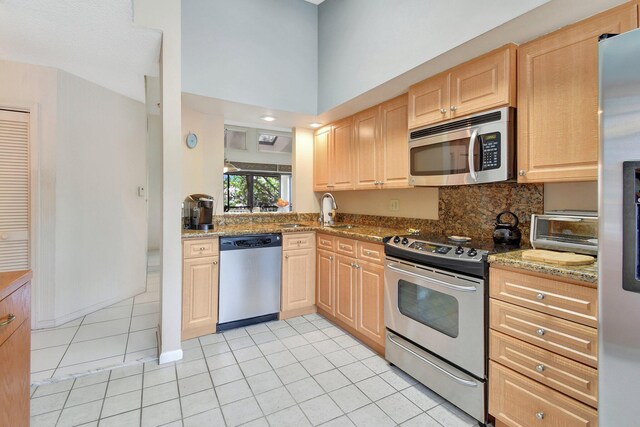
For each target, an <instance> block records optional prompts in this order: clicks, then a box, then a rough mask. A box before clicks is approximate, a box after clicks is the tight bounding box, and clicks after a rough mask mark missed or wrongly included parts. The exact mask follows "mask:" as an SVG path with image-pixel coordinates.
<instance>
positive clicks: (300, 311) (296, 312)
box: [278, 305, 316, 320]
mask: <svg viewBox="0 0 640 427" xmlns="http://www.w3.org/2000/svg"><path fill="white" fill-rule="evenodd" d="M315 312H316V306H315V305H312V306H310V307H302V308H294V309H293V310H286V311H281V312H280V316H279V317H278V318H279V319H280V320H285V319H290V318H292V317H297V316H304V315H305V314H313V313H315Z"/></svg>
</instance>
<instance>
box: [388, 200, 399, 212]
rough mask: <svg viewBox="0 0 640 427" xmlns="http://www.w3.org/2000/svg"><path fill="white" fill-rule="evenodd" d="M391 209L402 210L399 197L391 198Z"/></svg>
mask: <svg viewBox="0 0 640 427" xmlns="http://www.w3.org/2000/svg"><path fill="white" fill-rule="evenodd" d="M389 210H390V211H399V210H400V201H399V200H398V199H391V200H390V201H389Z"/></svg>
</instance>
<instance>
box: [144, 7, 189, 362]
mask: <svg viewBox="0 0 640 427" xmlns="http://www.w3.org/2000/svg"><path fill="white" fill-rule="evenodd" d="M133 9H134V10H133V17H134V22H135V24H136V25H141V26H146V27H149V28H156V29H160V30H162V52H161V54H160V84H161V91H160V92H161V100H160V105H161V111H160V114H161V117H162V238H161V244H160V263H161V279H160V280H161V285H160V299H161V302H160V304H161V313H160V317H161V320H160V343H159V344H160V359H159V361H160V363H167V362H172V361H175V360H179V359H182V343H181V339H180V334H181V321H182V245H181V244H180V240H181V232H180V219H181V214H182V210H181V208H180V206H181V203H182V200H183V197H182V196H181V190H182V184H181V182H182V148H181V144H180V143H181V141H180V140H181V126H180V123H181V116H182V98H181V92H182V89H181V82H182V71H181V59H180V58H181V21H180V0H135V1H134V2H133Z"/></svg>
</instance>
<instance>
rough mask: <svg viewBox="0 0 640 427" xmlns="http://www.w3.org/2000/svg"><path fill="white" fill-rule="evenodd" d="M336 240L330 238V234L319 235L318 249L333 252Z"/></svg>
mask: <svg viewBox="0 0 640 427" xmlns="http://www.w3.org/2000/svg"><path fill="white" fill-rule="evenodd" d="M334 240H335V238H334V237H333V236H330V235H328V234H318V238H317V242H318V248H319V249H320V248H322V249H327V250H329V251H332V250H333V244H334Z"/></svg>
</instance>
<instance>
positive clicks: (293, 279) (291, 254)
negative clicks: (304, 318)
mask: <svg viewBox="0 0 640 427" xmlns="http://www.w3.org/2000/svg"><path fill="white" fill-rule="evenodd" d="M314 255H315V254H314V249H313V247H312V248H310V249H298V250H287V251H285V252H284V256H283V260H282V297H281V298H282V303H281V305H282V306H281V310H282V311H288V310H296V309H300V308H305V307H311V306H313V305H314V304H315V302H316V292H315V256H314Z"/></svg>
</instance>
